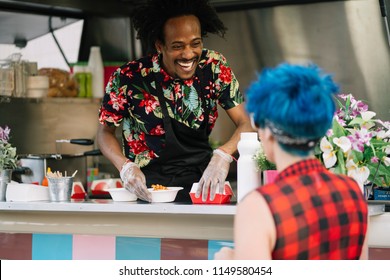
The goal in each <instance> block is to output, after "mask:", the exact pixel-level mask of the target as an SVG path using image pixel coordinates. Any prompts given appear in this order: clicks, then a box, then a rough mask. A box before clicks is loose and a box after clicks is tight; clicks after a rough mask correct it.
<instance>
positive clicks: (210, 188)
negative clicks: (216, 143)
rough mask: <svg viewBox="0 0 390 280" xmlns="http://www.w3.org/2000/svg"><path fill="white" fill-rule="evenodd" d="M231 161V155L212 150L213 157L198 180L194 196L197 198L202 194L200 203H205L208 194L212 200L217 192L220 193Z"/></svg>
mask: <svg viewBox="0 0 390 280" xmlns="http://www.w3.org/2000/svg"><path fill="white" fill-rule="evenodd" d="M232 161H233V157H232V156H231V155H229V154H227V153H225V152H224V151H222V150H220V149H216V150H214V151H213V156H212V158H211V160H210V162H209V164H208V166H207V168H206V170H205V171H204V172H203V175H202V178H200V181H199V185H198V189H197V191H196V194H195V196H196V197H197V198H198V197H200V194H202V201H206V200H207V195H208V193H209V192H210V200H214V198H215V194H216V193H217V192H219V193H222V192H223V189H224V186H225V180H226V177H227V175H228V173H229V167H230V163H231V162H232Z"/></svg>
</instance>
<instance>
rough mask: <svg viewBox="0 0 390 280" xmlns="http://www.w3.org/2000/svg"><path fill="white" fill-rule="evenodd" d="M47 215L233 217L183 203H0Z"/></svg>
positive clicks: (220, 209)
mask: <svg viewBox="0 0 390 280" xmlns="http://www.w3.org/2000/svg"><path fill="white" fill-rule="evenodd" d="M4 210H10V211H50V212H95V213H96V212H104V213H143V214H147V213H150V214H200V215H234V214H235V212H236V205H235V204H223V205H213V204H208V205H203V204H183V203H146V202H141V201H136V202H115V201H112V200H111V199H92V200H86V201H83V200H81V201H72V202H47V201H39V202H0V211H4Z"/></svg>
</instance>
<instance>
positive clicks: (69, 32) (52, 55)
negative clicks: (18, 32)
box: [0, 20, 84, 71]
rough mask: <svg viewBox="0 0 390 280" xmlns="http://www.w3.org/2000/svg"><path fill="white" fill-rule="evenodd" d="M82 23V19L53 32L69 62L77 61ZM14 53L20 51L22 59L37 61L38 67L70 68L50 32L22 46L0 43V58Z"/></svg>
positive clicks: (2, 58)
mask: <svg viewBox="0 0 390 280" xmlns="http://www.w3.org/2000/svg"><path fill="white" fill-rule="evenodd" d="M83 24H84V21H83V20H79V21H76V22H74V23H72V24H69V25H67V26H65V27H62V28H60V29H58V30H55V31H54V32H53V33H54V36H55V38H56V39H57V41H58V43H59V45H60V47H61V49H62V51H63V53H64V55H65V57H66V59H67V60H68V62H70V63H74V62H77V59H78V54H79V49H80V41H81V34H82V30H83ZM15 53H20V54H21V59H22V60H27V61H34V62H37V64H38V68H45V67H49V68H60V69H63V70H66V71H69V70H70V69H69V66H68V64H67V63H66V61H65V59H64V57H63V55H62V54H61V51H60V49H59V48H58V46H57V44H56V42H55V39H54V37H53V35H52V34H51V33H47V34H45V35H43V36H40V37H38V38H35V39H33V40H30V41H28V42H27V44H26V46H25V47H23V48H20V47H17V46H16V45H15V44H0V54H1V55H0V60H4V59H7V57H9V56H11V55H12V54H15Z"/></svg>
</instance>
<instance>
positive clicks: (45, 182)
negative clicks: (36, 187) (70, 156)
mask: <svg viewBox="0 0 390 280" xmlns="http://www.w3.org/2000/svg"><path fill="white" fill-rule="evenodd" d="M50 172H51V169H50V167H48V168H47V172H46V175H45V177H43V180H42V184H41V186H45V187H47V186H49V180H48V179H47V173H50Z"/></svg>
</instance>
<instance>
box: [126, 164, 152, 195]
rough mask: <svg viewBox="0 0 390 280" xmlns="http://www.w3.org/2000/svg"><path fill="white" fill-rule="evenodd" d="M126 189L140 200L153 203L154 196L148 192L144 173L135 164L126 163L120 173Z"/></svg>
mask: <svg viewBox="0 0 390 280" xmlns="http://www.w3.org/2000/svg"><path fill="white" fill-rule="evenodd" d="M120 176H121V179H122V181H123V185H124V187H125V188H126V189H127V190H128V191H130V192H131V193H133V194H135V195H136V196H137V197H138V198H139V199H142V200H145V201H148V202H152V195H151V193H150V192H149V191H148V190H147V187H146V179H145V175H144V173H142V171H141V169H140V168H139V167H138V165H136V164H135V163H134V162H130V161H129V162H126V163H125V164H124V165H123V166H122V169H121V171H120Z"/></svg>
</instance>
